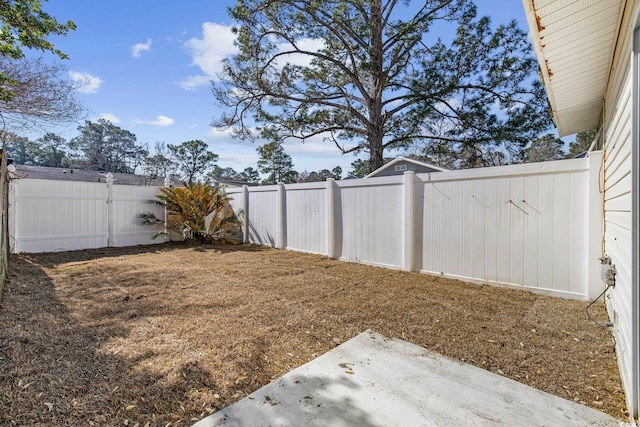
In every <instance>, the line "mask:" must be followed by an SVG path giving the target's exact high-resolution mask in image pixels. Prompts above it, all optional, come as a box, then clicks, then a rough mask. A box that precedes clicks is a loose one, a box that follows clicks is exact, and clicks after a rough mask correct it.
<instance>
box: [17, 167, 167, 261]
mask: <svg viewBox="0 0 640 427" xmlns="http://www.w3.org/2000/svg"><path fill="white" fill-rule="evenodd" d="M157 194H158V187H148V186H146V187H145V186H132V185H114V184H113V183H111V184H108V183H94V182H74V181H55V180H39V179H16V180H13V181H11V189H10V193H9V197H10V199H9V205H10V206H9V209H10V211H9V221H10V223H9V234H10V243H11V249H12V251H13V252H57V251H68V250H79V249H90V248H102V247H107V246H134V245H141V244H150V243H162V242H164V239H163V238H162V237H158V238H157V239H155V240H152V239H151V237H152V236H153V235H154V234H155V233H157V232H158V231H159V230H158V228H156V227H154V226H150V225H142V223H141V219H140V218H139V215H140V214H141V213H146V212H153V213H154V214H155V215H156V216H157V217H158V218H162V217H163V215H164V209H162V207H160V206H158V205H155V204H152V203H149V200H152V199H154V198H155V197H156V195H157Z"/></svg>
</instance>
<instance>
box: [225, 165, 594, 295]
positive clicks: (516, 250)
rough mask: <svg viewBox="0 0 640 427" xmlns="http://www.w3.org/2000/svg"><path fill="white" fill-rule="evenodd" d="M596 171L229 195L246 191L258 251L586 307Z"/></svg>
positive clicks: (447, 176) (455, 174)
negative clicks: (289, 252)
mask: <svg viewBox="0 0 640 427" xmlns="http://www.w3.org/2000/svg"><path fill="white" fill-rule="evenodd" d="M590 168H592V166H590V160H589V159H577V160H566V161H557V162H546V163H539V164H528V165H512V166H503V167H494V168H484V169H474V170H464V171H450V172H438V173H430V174H419V175H413V173H411V172H410V173H408V174H405V175H404V176H391V177H381V178H368V179H359V180H344V181H335V182H333V181H330V182H327V183H313V184H291V185H286V186H282V185H280V186H266V187H249V188H246V189H243V190H229V191H230V192H231V193H232V194H234V195H235V194H242V193H244V192H245V191H246V193H244V194H247V195H248V203H246V204H244V202H243V204H242V206H247V208H248V212H247V213H246V214H248V217H247V224H249V225H250V227H249V228H250V229H249V230H248V235H249V238H248V241H249V242H251V243H257V244H263V245H269V246H277V247H286V248H289V249H293V250H299V251H305V252H314V253H322V254H325V255H328V256H331V257H335V258H339V259H342V260H347V261H356V262H362V263H367V264H373V265H380V266H386V267H392V268H402V269H405V270H413V271H415V270H417V271H421V272H424V273H430V274H438V275H444V276H447V277H453V278H460V279H463V280H470V281H478V282H483V283H493V284H502V285H507V286H512V287H521V288H526V289H530V290H534V291H541V292H544V293H548V294H552V295H556V296H564V297H570V298H578V299H586V298H587V297H588V296H589V295H591V294H592V293H593V291H594V289H597V288H598V285H599V278H598V277H596V275H594V274H593V273H590V272H589V270H590V268H589V262H590V261H594V262H595V260H589V259H588V252H589V251H590V250H592V249H593V248H594V247H595V246H597V245H598V244H599V243H598V242H599V238H600V237H599V236H598V230H591V229H590V226H589V224H590V223H591V222H592V221H591V222H590V215H593V213H592V212H591V211H592V210H590V209H589V208H588V203H589V197H590V195H591V194H592V193H593V192H594V191H597V189H594V188H591V186H590V185H589V176H590ZM239 192H242V193H239ZM243 200H244V198H243ZM239 205H241V204H240V203H238V204H237V205H236V204H235V203H234V208H236V209H237V208H239V207H240V206H239Z"/></svg>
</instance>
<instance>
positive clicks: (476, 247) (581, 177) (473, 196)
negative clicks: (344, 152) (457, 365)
mask: <svg viewBox="0 0 640 427" xmlns="http://www.w3.org/2000/svg"><path fill="white" fill-rule="evenodd" d="M571 162H573V163H571V164H566V163H563V162H558V164H557V165H553V166H563V167H561V168H560V169H559V170H556V171H554V170H549V168H548V165H546V164H545V167H546V168H545V169H543V170H541V171H538V170H536V166H533V165H518V166H512V167H509V168H510V169H507V171H508V172H510V173H509V174H505V173H504V172H505V171H503V170H500V169H501V168H491V169H493V171H494V172H500V173H501V174H500V176H484V177H478V176H477V175H476V174H475V173H474V171H464V172H465V173H466V174H467V176H465V174H463V173H461V172H463V171H461V172H458V173H455V174H453V175H451V174H447V173H440V174H437V176H436V175H435V174H431V175H418V176H417V178H418V179H419V180H420V183H419V184H418V187H419V189H418V190H417V194H418V195H419V196H421V197H422V202H423V203H422V207H421V212H420V214H421V217H422V223H421V224H420V226H421V230H420V231H421V232H422V250H421V252H420V257H419V265H418V266H417V268H418V270H420V271H422V272H426V273H433V274H443V275H446V276H451V277H457V278H462V279H467V280H479V281H484V282H488V283H496V284H506V285H513V286H522V287H526V288H531V289H539V290H545V291H548V292H550V293H553V294H555V295H559V296H571V297H576V296H577V297H583V296H585V295H587V294H588V289H589V284H588V273H587V270H588V265H587V262H588V260H587V247H588V242H587V234H588V233H587V222H588V215H589V212H588V209H586V203H587V198H588V191H589V189H588V185H587V183H588V169H587V167H588V166H587V163H586V161H584V162H580V161H571ZM487 172H491V170H484V171H482V173H484V174H486V173H487ZM480 178H481V179H480Z"/></svg>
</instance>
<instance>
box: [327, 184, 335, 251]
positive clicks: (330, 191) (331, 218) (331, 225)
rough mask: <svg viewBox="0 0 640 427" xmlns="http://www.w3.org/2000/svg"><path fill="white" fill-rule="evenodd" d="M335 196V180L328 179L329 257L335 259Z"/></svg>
mask: <svg viewBox="0 0 640 427" xmlns="http://www.w3.org/2000/svg"><path fill="white" fill-rule="evenodd" d="M334 194H335V179H333V178H327V192H326V194H325V196H326V199H325V202H326V208H327V210H326V215H327V249H326V251H327V256H328V257H329V258H335V257H336V253H335V246H336V244H335V238H336V218H335V215H336V213H335V207H334V200H333V199H334Z"/></svg>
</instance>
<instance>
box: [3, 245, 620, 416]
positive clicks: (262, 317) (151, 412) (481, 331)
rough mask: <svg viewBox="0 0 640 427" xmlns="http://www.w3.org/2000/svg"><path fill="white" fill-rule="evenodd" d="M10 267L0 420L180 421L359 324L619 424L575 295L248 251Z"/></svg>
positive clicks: (104, 256)
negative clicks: (566, 297)
mask: <svg viewBox="0 0 640 427" xmlns="http://www.w3.org/2000/svg"><path fill="white" fill-rule="evenodd" d="M11 266H12V268H11V272H10V277H9V282H8V284H7V287H6V288H5V292H4V298H3V301H2V305H1V308H0V404H1V408H2V410H1V411H0V425H7V426H8V425H29V426H32V425H47V426H48V425H74V426H75V425H96V426H103V425H113V426H116V425H118V426H123V425H128V426H139V427H142V426H156V425H157V426H177V425H181V426H188V425H190V424H192V423H193V422H195V421H196V420H199V419H200V418H202V417H204V416H206V415H209V414H210V413H212V412H214V411H216V410H218V409H220V408H222V407H224V406H226V405H228V404H230V403H233V402H235V401H237V400H239V399H241V398H242V397H244V396H246V395H247V394H249V393H250V392H252V391H254V390H256V389H257V388H259V387H261V386H263V385H265V384H267V383H268V382H269V381H271V380H273V379H275V378H277V377H279V376H281V375H283V374H284V373H286V372H288V371H289V370H291V369H293V368H295V367H297V366H299V365H301V364H303V363H305V362H308V361H309V360H311V359H313V358H315V357H316V356H318V355H320V354H322V353H325V352H326V351H328V350H330V349H331V348H333V347H334V346H336V345H338V344H340V343H342V342H344V341H346V340H348V339H350V338H352V337H353V336H355V335H357V334H358V333H359V332H362V331H364V330H366V329H372V330H375V331H377V332H380V333H381V334H383V335H386V336H389V337H396V338H401V339H405V340H407V341H410V342H413V343H416V344H419V345H421V346H423V347H426V348H428V349H431V350H434V351H437V352H439V353H441V354H444V355H446V356H449V357H451V358H454V359H458V360H461V361H465V362H468V363H471V364H474V365H476V366H480V367H482V368H485V369H488V370H490V371H492V372H495V373H497V374H500V375H504V376H507V377H509V378H512V379H515V380H517V381H520V382H523V383H525V384H528V385H531V386H533V387H536V388H538V389H541V390H544V391H546V392H549V393H553V394H556V395H558V396H562V397H564V398H567V399H570V400H574V401H577V402H581V403H584V404H586V405H588V406H591V407H594V408H596V409H598V410H601V411H604V412H607V413H609V414H611V415H613V416H615V417H617V418H619V419H625V420H626V419H627V413H626V409H625V402H624V394H623V392H622V388H621V384H620V377H619V374H618V366H617V362H616V358H615V354H614V351H613V342H612V340H611V338H610V336H609V334H608V332H607V331H605V330H604V329H602V328H600V327H599V326H597V325H595V324H594V323H593V322H591V321H590V320H589V318H588V317H587V315H586V313H585V307H586V305H587V304H586V303H584V302H578V301H570V300H564V299H558V298H551V297H545V296H540V295H534V294H532V293H529V292H522V291H517V290H510V289H505V288H499V287H492V286H480V285H474V284H467V283H463V282H458V281H454V280H448V279H443V278H439V277H431V276H427V275H423V274H419V273H405V272H400V271H393V270H387V269H382V268H376V267H369V266H364V265H360V264H350V263H345V262H340V261H336V260H331V259H328V258H326V257H322V256H317V255H308V254H301V253H294V252H287V251H279V250H275V249H268V248H262V247H256V246H220V247H217V246H202V247H200V246H185V245H181V244H167V245H161V246H148V247H134V248H122V249H101V250H90V251H78V252H64V253H56V254H38V255H14V256H13V257H12V258H11ZM592 312H593V313H594V315H595V316H596V317H597V318H598V319H600V320H601V321H605V320H606V314H605V310H604V305H603V304H598V305H596V306H594V308H593V309H592Z"/></svg>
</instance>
